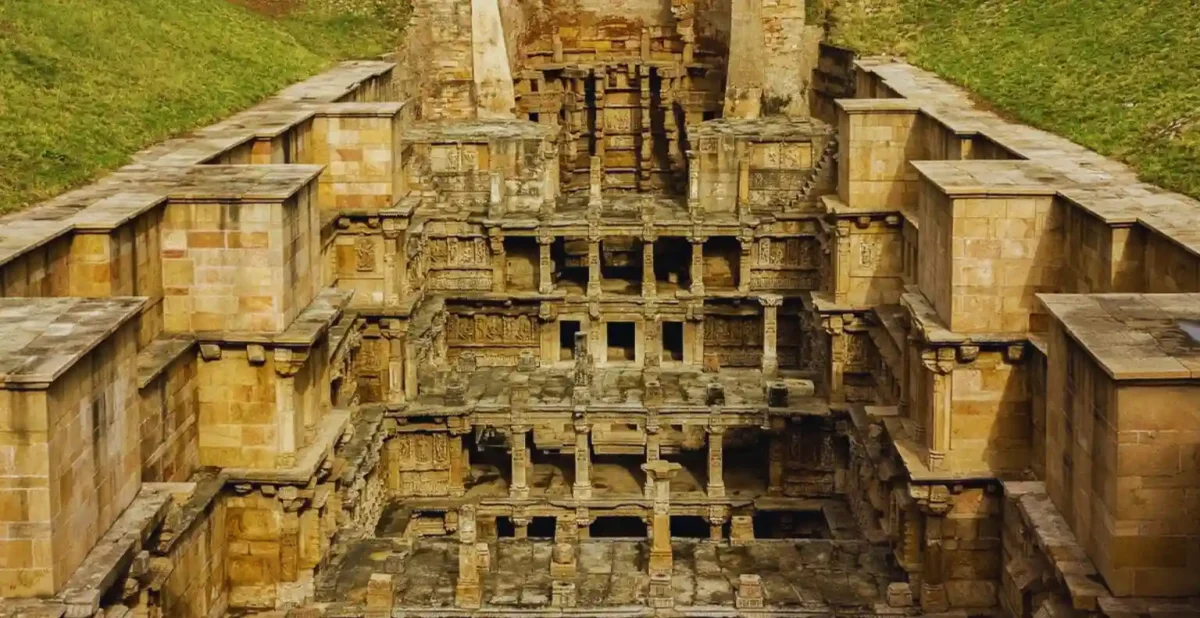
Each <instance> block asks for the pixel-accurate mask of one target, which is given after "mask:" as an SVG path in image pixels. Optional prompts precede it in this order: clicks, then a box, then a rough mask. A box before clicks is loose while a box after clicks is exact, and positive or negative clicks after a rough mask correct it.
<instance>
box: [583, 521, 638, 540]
mask: <svg viewBox="0 0 1200 618" xmlns="http://www.w3.org/2000/svg"><path fill="white" fill-rule="evenodd" d="M588 533H589V534H590V535H591V536H592V538H596V539H628V538H634V539H644V538H646V524H645V523H643V522H642V520H641V518H640V517H622V516H613V517H597V518H596V521H595V522H593V523H592V525H591V527H589V528H588Z"/></svg>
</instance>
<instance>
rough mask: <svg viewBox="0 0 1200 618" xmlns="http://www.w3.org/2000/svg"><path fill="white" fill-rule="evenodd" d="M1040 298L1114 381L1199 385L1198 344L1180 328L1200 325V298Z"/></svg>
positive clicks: (1106, 296) (1135, 296)
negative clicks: (1185, 325)
mask: <svg viewBox="0 0 1200 618" xmlns="http://www.w3.org/2000/svg"><path fill="white" fill-rule="evenodd" d="M1037 298H1038V300H1040V301H1041V303H1042V304H1043V305H1044V306H1045V307H1046V309H1047V310H1048V311H1049V312H1050V313H1051V314H1052V315H1053V316H1054V317H1055V319H1056V320H1058V322H1059V323H1060V324H1062V327H1063V329H1064V330H1066V331H1067V333H1068V334H1069V335H1070V337H1071V338H1072V339H1074V340H1075V341H1077V342H1078V343H1079V345H1080V346H1081V347H1083V348H1084V350H1086V351H1087V353H1088V355H1090V356H1091V357H1092V358H1093V359H1095V361H1096V362H1097V363H1098V364H1099V365H1100V366H1101V367H1102V368H1103V369H1104V371H1105V373H1107V374H1108V375H1109V376H1111V377H1112V378H1113V379H1114V380H1195V379H1200V360H1197V359H1196V358H1195V350H1196V349H1197V348H1200V341H1197V340H1195V339H1194V338H1192V337H1191V336H1189V335H1188V334H1187V333H1186V332H1184V331H1183V329H1182V328H1181V326H1180V325H1181V324H1182V323H1184V322H1194V323H1196V324H1200V294H1089V295H1082V294H1038V296H1037ZM1189 340H1190V341H1191V344H1190V345H1189V344H1188V342H1189Z"/></svg>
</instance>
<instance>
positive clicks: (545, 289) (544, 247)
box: [538, 228, 554, 294]
mask: <svg viewBox="0 0 1200 618" xmlns="http://www.w3.org/2000/svg"><path fill="white" fill-rule="evenodd" d="M553 244H554V236H553V235H552V234H551V233H550V230H547V229H545V228H542V229H541V230H539V232H538V293H539V294H550V293H552V292H554V259H553V258H552V257H551V255H550V247H551V245H553Z"/></svg>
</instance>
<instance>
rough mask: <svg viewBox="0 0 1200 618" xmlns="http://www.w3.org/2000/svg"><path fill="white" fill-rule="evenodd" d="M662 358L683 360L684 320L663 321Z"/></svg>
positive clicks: (678, 361) (676, 361)
mask: <svg viewBox="0 0 1200 618" xmlns="http://www.w3.org/2000/svg"><path fill="white" fill-rule="evenodd" d="M662 346H663V349H662V359H663V360H664V361H669V362H674V363H682V362H683V322H663V323H662Z"/></svg>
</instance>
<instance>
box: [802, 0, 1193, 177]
mask: <svg viewBox="0 0 1200 618" xmlns="http://www.w3.org/2000/svg"><path fill="white" fill-rule="evenodd" d="M810 1H812V0H810ZM825 1H826V2H827V3H828V4H827V6H828V7H829V9H830V11H829V15H830V16H831V17H832V23H831V24H830V25H831V27H832V36H833V39H834V42H835V43H839V44H842V45H846V46H849V47H852V48H855V49H857V50H859V51H860V52H862V53H869V54H878V53H885V54H896V55H903V56H906V57H907V59H908V61H910V62H912V63H914V64H916V65H919V66H921V67H924V68H926V69H929V70H932V71H934V72H936V73H938V74H939V75H941V76H943V77H945V78H947V79H949V80H951V81H954V82H956V83H958V84H960V85H962V86H964V87H966V88H968V89H969V90H971V91H973V92H974V93H976V94H977V95H979V97H980V98H981V99H983V100H984V101H986V102H987V103H988V104H990V105H991V106H993V107H994V108H995V109H996V111H998V112H999V113H1001V114H1004V115H1006V116H1009V117H1012V118H1014V119H1017V120H1021V121H1024V122H1027V123H1029V124H1031V125H1035V126H1037V127H1040V128H1043V129H1046V130H1049V131H1053V132H1055V133H1058V134H1061V135H1064V136H1066V137H1068V138H1070V139H1072V140H1074V141H1076V142H1079V143H1081V144H1083V145H1085V146H1088V147H1089V148H1092V149H1094V150H1096V151H1098V152H1100V153H1103V154H1106V155H1110V156H1113V157H1116V158H1119V159H1121V160H1124V161H1126V162H1128V163H1130V164H1132V165H1133V166H1134V167H1136V168H1137V169H1138V170H1139V171H1140V172H1141V174H1142V176H1143V178H1144V179H1145V180H1147V181H1149V182H1154V183H1157V184H1160V185H1163V186H1165V187H1167V188H1170V189H1174V190H1177V191H1181V192H1184V193H1188V194H1191V195H1193V196H1197V197H1200V4H1197V3H1196V2H1194V1H1192V0H825Z"/></svg>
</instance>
